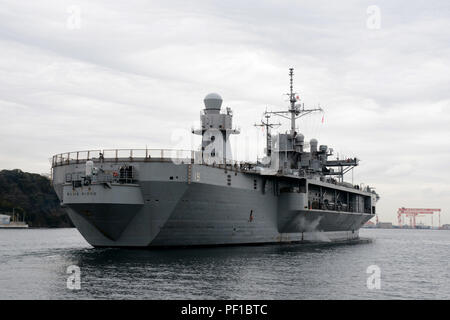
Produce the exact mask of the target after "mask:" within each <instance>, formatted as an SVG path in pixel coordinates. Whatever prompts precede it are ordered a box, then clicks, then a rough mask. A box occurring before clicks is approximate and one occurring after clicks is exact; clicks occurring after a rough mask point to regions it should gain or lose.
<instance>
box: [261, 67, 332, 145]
mask: <svg viewBox="0 0 450 320" xmlns="http://www.w3.org/2000/svg"><path fill="white" fill-rule="evenodd" d="M289 83H290V91H289V93H288V95H289V103H290V106H289V110H286V111H266V112H265V114H266V115H267V114H276V115H278V116H280V117H283V118H286V119H289V120H291V135H292V136H295V133H296V131H295V120H297V119H298V118H300V117H303V116H304V115H307V114H309V113H311V112H315V111H321V112H323V109H322V108H320V107H318V108H314V109H305V104H304V103H302V104H296V102H297V99H296V97H295V92H294V68H289ZM288 113H290V116H288V115H286V114H288Z"/></svg>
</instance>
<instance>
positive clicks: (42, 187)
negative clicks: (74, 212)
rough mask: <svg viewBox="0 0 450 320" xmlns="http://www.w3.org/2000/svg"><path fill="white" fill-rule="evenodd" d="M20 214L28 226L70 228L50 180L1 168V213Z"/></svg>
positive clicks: (69, 222) (67, 218)
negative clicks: (13, 212)
mask: <svg viewBox="0 0 450 320" xmlns="http://www.w3.org/2000/svg"><path fill="white" fill-rule="evenodd" d="M13 208H15V212H17V213H20V217H21V218H22V216H23V214H25V221H27V223H28V224H29V225H30V226H31V227H72V226H73V225H72V223H71V221H70V220H69V217H68V216H67V214H66V213H65V211H64V210H63V209H62V208H61V206H60V204H59V199H58V197H57V196H56V193H55V191H54V190H53V187H52V186H51V184H50V180H49V179H48V178H47V177H44V176H42V175H39V174H35V173H27V172H23V171H21V170H18V169H15V170H2V171H0V212H8V213H10V212H12V211H13Z"/></svg>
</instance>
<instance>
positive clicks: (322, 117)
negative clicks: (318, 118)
mask: <svg viewBox="0 0 450 320" xmlns="http://www.w3.org/2000/svg"><path fill="white" fill-rule="evenodd" d="M324 117H325V115H323V116H322V123H323V119H324Z"/></svg>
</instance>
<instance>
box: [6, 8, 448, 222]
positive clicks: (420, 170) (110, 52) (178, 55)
mask: <svg viewBox="0 0 450 320" xmlns="http://www.w3.org/2000/svg"><path fill="white" fill-rule="evenodd" d="M373 4H375V5H377V6H378V7H379V8H380V10H381V28H380V29H379V30H371V29H368V28H367V27H366V20H367V18H368V15H367V12H366V10H367V7H368V6H369V5H373ZM71 5H76V6H78V7H79V8H80V9H81V29H73V30H71V29H69V28H67V19H68V17H69V13H68V11H67V10H68V8H69V7H70V6H71ZM449 18H450V5H449V4H448V3H447V2H445V1H395V2H392V1H377V3H372V2H369V1H345V2H342V1H341V2H339V3H330V2H329V1H301V2H299V1H246V2H239V1H195V2H189V1H170V2H167V1H152V2H151V3H149V2H148V1H138V0H134V1H127V2H126V3H125V2H123V3H120V2H119V3H111V2H110V1H96V2H92V1H85V0H83V1H57V2H56V1H34V2H33V4H30V3H29V2H25V1H12V0H11V1H8V0H3V1H1V6H0V112H1V118H0V125H1V127H0V150H2V151H1V153H0V167H1V168H9V169H11V168H21V169H23V170H28V171H34V172H46V171H48V170H49V162H48V158H49V157H51V156H52V155H53V154H56V153H60V152H65V151H71V150H83V149H90V148H93V149H98V148H116V147H117V148H144V147H145V146H146V145H147V146H149V147H154V148H158V147H169V146H171V145H172V144H173V141H172V140H171V137H172V132H174V131H176V130H180V129H189V128H190V127H191V126H192V125H193V124H195V123H196V122H198V116H199V110H200V109H201V108H202V99H203V96H204V95H205V94H206V93H208V92H210V91H217V92H219V93H221V95H222V96H223V97H224V99H225V102H224V103H225V105H226V106H231V107H232V108H233V109H234V112H235V121H236V123H238V124H240V126H241V128H242V130H243V135H242V137H241V139H242V141H246V140H249V139H250V138H249V137H253V136H254V134H255V130H256V129H255V128H254V127H253V124H254V123H255V122H256V121H258V120H259V118H260V116H261V113H262V112H263V111H264V110H265V109H266V108H269V109H281V108H286V101H285V96H283V94H284V93H286V92H287V90H288V86H287V68H288V67H290V66H293V67H295V72H296V88H297V90H298V92H299V95H300V96H301V97H302V99H303V101H304V102H305V103H306V104H309V105H316V104H318V103H320V104H321V105H322V106H323V107H324V108H325V109H326V114H325V121H324V124H322V123H321V115H314V116H311V117H310V118H308V119H305V120H304V121H302V122H300V124H299V125H300V130H301V131H303V132H304V133H305V136H306V138H307V139H309V138H312V137H313V136H314V137H316V138H318V139H319V143H323V144H327V145H329V146H330V147H334V149H335V151H336V152H339V154H340V155H341V156H358V157H360V158H361V159H362V162H361V166H360V167H358V168H357V169H356V170H355V174H354V179H355V182H365V183H368V184H370V185H375V186H376V187H377V190H378V191H379V192H380V194H381V196H382V200H381V201H380V208H379V212H380V219H381V220H391V221H395V212H396V209H397V208H398V207H400V206H420V207H441V208H443V210H444V214H443V219H442V220H443V221H444V222H447V223H449V222H450V216H448V217H446V214H445V212H448V209H449V205H448V203H449V200H450V196H449V194H450V184H449V183H448V181H450V174H449V173H448V170H447V166H448V163H449V162H450V142H449V138H448V137H449V136H450V128H449V124H450V115H449V111H450V95H449V89H448V88H449V87H450V61H449V60H450V47H449V43H450V32H449V31H448V30H450V19H449ZM245 135H247V136H248V137H247V138H245ZM238 139H239V138H238ZM252 139H253V138H252ZM258 139H259V144H260V145H261V146H262V142H263V138H262V135H261V133H260V136H259V138H258ZM240 144H242V145H245V143H240ZM252 146H254V144H252ZM239 154H240V155H243V152H242V151H241V152H239ZM349 178H350V177H349Z"/></svg>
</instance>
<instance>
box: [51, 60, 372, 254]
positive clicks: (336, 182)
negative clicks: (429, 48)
mask: <svg viewBox="0 0 450 320" xmlns="http://www.w3.org/2000/svg"><path fill="white" fill-rule="evenodd" d="M289 71H290V72H289V75H290V92H289V93H288V96H289V106H288V108H287V110H282V111H266V112H265V119H266V121H262V123H261V124H260V125H262V126H265V127H266V129H267V130H266V135H267V140H266V143H267V145H266V149H265V157H263V158H262V159H259V160H256V161H255V162H248V161H236V160H232V159H231V158H230V155H231V152H230V150H231V149H230V148H231V146H230V135H232V134H239V130H237V129H233V124H232V120H233V112H232V110H231V109H230V108H226V110H222V98H221V97H220V95H218V94H216V93H211V94H208V95H207V96H206V97H205V99H204V104H205V108H204V110H202V113H201V116H200V117H201V119H200V120H201V126H200V127H199V128H198V129H193V130H192V133H193V134H198V135H201V137H202V143H201V146H200V147H199V149H198V150H172V149H158V150H156V149H147V148H146V149H104V150H88V151H76V152H67V153H62V154H58V155H55V156H53V158H52V181H53V186H54V189H55V190H56V193H57V195H58V197H59V199H60V201H61V205H62V207H63V208H65V209H66V210H67V213H68V215H69V217H70V219H71V220H72V222H73V224H74V225H75V226H76V228H77V229H78V230H79V232H80V233H81V234H82V236H83V237H84V238H85V239H86V240H87V241H88V242H89V243H90V244H91V245H92V246H94V247H170V246H207V245H237V244H264V243H293V242H311V241H353V240H357V239H359V229H360V227H361V226H363V225H364V223H365V222H367V221H368V220H369V219H371V218H372V217H373V216H374V215H375V207H376V202H377V201H378V199H379V196H378V194H377V193H376V192H375V190H374V189H373V188H370V187H369V186H365V187H362V186H359V185H353V184H352V183H349V182H345V181H344V174H345V173H347V172H349V171H350V170H352V169H353V168H354V167H355V166H357V165H358V164H359V160H358V159H357V158H349V159H339V158H338V157H336V158H335V159H331V156H332V155H333V150H332V149H331V148H328V147H327V146H326V145H318V141H317V140H316V139H311V140H310V141H309V142H307V141H305V137H304V136H303V135H302V134H301V133H300V132H297V128H296V120H297V119H298V118H299V117H302V116H306V115H308V114H309V113H312V112H320V111H322V109H321V108H315V109H307V108H305V106H304V104H302V103H299V102H298V101H299V100H298V98H297V97H296V93H295V92H294V90H293V74H294V73H293V69H292V68H291V69H290V70H289ZM272 115H274V116H275V115H278V116H281V117H285V118H288V119H289V120H290V125H291V126H290V131H286V132H285V133H279V134H273V135H272V134H271V132H270V131H271V130H270V129H271V128H272V127H273V124H271V123H270V122H269V119H270V116H272Z"/></svg>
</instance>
